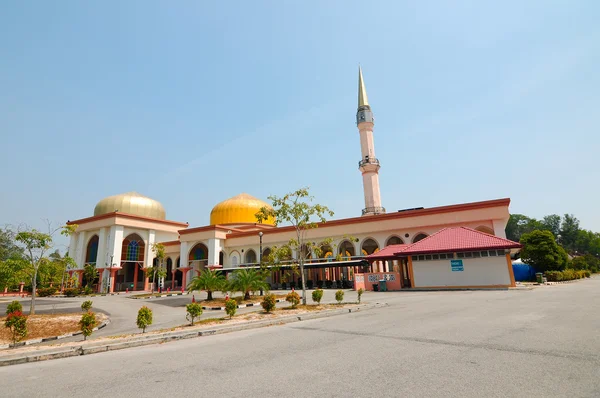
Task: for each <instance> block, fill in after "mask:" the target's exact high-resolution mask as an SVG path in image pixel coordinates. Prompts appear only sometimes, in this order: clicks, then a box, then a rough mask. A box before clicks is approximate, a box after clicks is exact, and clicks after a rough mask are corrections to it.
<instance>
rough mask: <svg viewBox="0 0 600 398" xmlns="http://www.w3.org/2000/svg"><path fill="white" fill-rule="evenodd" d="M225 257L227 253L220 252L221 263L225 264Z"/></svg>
mask: <svg viewBox="0 0 600 398" xmlns="http://www.w3.org/2000/svg"><path fill="white" fill-rule="evenodd" d="M224 258H225V254H224V253H223V251H220V252H219V265H223V264H224V261H223V259H224Z"/></svg>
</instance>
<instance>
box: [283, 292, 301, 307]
mask: <svg viewBox="0 0 600 398" xmlns="http://www.w3.org/2000/svg"><path fill="white" fill-rule="evenodd" d="M285 301H287V302H288V303H290V304H291V305H292V308H296V306H297V305H298V304H300V296H299V295H298V293H296V292H290V293H288V294H287V296H285Z"/></svg>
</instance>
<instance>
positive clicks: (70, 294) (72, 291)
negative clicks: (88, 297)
mask: <svg viewBox="0 0 600 398" xmlns="http://www.w3.org/2000/svg"><path fill="white" fill-rule="evenodd" d="M64 293H65V296H67V297H75V296H78V295H79V289H78V288H76V287H69V288H67V289H65V291H64Z"/></svg>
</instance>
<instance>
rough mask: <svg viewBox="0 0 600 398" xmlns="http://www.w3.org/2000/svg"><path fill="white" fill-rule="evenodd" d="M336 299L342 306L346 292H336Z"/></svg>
mask: <svg viewBox="0 0 600 398" xmlns="http://www.w3.org/2000/svg"><path fill="white" fill-rule="evenodd" d="M335 299H336V300H337V302H338V304H342V301H344V291H343V290H338V291H337V292H335Z"/></svg>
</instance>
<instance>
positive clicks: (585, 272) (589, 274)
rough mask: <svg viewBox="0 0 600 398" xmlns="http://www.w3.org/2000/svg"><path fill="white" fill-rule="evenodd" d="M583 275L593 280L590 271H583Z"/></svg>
mask: <svg viewBox="0 0 600 398" xmlns="http://www.w3.org/2000/svg"><path fill="white" fill-rule="evenodd" d="M583 274H584V275H585V277H586V278H591V277H592V273H591V272H590V271H588V270H585V271H583Z"/></svg>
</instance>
